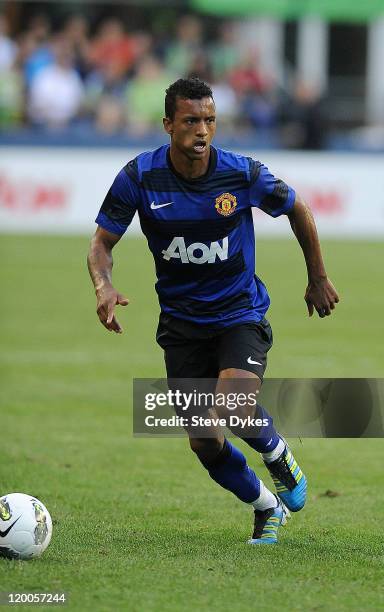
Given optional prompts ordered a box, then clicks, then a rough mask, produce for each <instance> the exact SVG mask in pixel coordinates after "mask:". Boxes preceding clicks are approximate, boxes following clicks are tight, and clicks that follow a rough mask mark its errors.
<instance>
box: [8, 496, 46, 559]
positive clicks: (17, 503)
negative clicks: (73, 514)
mask: <svg viewBox="0 0 384 612" xmlns="http://www.w3.org/2000/svg"><path fill="white" fill-rule="evenodd" d="M51 536H52V519H51V516H50V514H49V512H48V510H47V509H46V507H45V506H44V504H42V503H41V501H39V500H38V499H36V497H32V495H25V494H24V493H9V494H8V495H3V497H0V557H5V558H7V559H33V558H34V557H39V556H40V555H41V554H42V553H43V552H44V551H45V549H46V548H47V546H48V544H49V542H50V541H51Z"/></svg>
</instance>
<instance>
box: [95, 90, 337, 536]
mask: <svg viewBox="0 0 384 612" xmlns="http://www.w3.org/2000/svg"><path fill="white" fill-rule="evenodd" d="M163 124H164V129H165V131H166V132H167V134H168V135H169V137H170V144H165V145H163V146H161V147H159V148H158V149H156V150H154V151H148V152H145V153H142V154H140V155H138V156H137V157H136V158H135V159H133V160H132V161H130V162H129V163H128V164H127V165H126V166H125V167H124V168H123V169H122V170H121V171H120V172H119V174H118V175H117V177H116V179H115V181H114V182H113V184H112V187H111V188H110V190H109V192H108V194H107V196H106V198H105V200H104V202H103V204H102V206H101V209H100V212H99V214H98V216H97V219H96V222H97V224H98V228H97V230H96V233H95V235H94V237H93V239H92V242H91V247H90V252H89V256H88V267H89V271H90V274H91V277H92V280H93V283H94V286H95V290H96V297H97V314H98V316H99V319H100V321H101V323H102V324H103V325H104V326H105V327H106V328H107V329H108V330H109V331H114V332H116V333H121V332H122V328H121V326H120V324H119V322H118V320H117V318H116V316H115V307H116V305H121V306H125V305H127V304H128V300H127V299H126V298H125V297H124V296H123V295H122V294H121V293H119V292H118V291H117V290H116V289H115V288H114V287H113V285H112V277H111V273H112V249H113V247H114V246H115V244H116V243H117V242H118V241H119V240H120V238H121V236H122V235H123V234H124V232H125V230H126V229H127V227H128V226H129V224H130V222H131V220H132V218H133V216H134V214H135V212H136V211H138V214H139V218H140V223H141V228H142V230H143V232H144V234H145V236H146V238H147V241H148V246H149V248H150V250H151V252H152V255H153V257H154V260H155V266H156V274H157V283H156V291H157V293H158V297H159V302H160V309H161V313H160V319H159V326H158V331H157V342H158V343H159V345H160V346H161V347H162V348H163V350H164V356H165V363H166V369H167V376H168V379H183V378H184V379H186V378H214V379H217V387H216V389H217V391H218V392H220V390H221V389H224V392H228V385H231V384H232V381H233V383H234V385H235V386H234V388H236V384H235V383H236V381H237V382H238V381H239V380H240V379H247V381H250V382H251V383H252V384H254V386H255V388H256V389H258V388H259V387H260V385H261V382H262V379H263V375H264V371H265V368H266V362H267V351H268V350H269V349H270V347H271V345H272V331H271V327H270V325H269V323H268V321H267V320H266V319H265V313H266V311H267V309H268V306H269V297H268V293H267V289H266V287H265V286H264V284H263V283H262V281H261V280H260V279H259V278H258V277H257V276H256V275H255V239H254V228H253V218H252V207H257V208H260V209H261V210H263V211H264V212H265V213H267V214H268V215H271V216H272V217H278V216H280V215H287V217H288V219H289V221H290V224H291V227H292V230H293V232H294V234H295V236H296V238H297V240H298V241H299V243H300V246H301V248H302V250H303V254H304V258H305V262H306V266H307V271H308V286H307V289H306V293H305V301H306V303H307V307H308V312H309V316H311V315H312V314H313V312H314V310H316V311H317V313H318V315H319V316H320V317H326V316H328V315H330V314H331V312H332V310H333V309H334V307H335V304H336V303H337V302H338V301H339V298H338V296H337V293H336V290H335V288H334V287H333V285H332V283H331V282H330V281H329V280H328V278H327V275H326V272H325V268H324V264H323V260H322V256H321V251H320V244H319V240H318V236H317V232H316V227H315V222H314V220H313V217H312V214H311V211H310V210H309V208H308V207H307V206H306V204H305V203H304V202H303V200H302V199H301V198H300V196H299V195H297V194H296V193H295V191H294V190H293V189H292V188H291V187H289V186H287V185H286V184H285V183H284V182H283V181H281V180H279V179H276V178H275V177H274V176H273V175H272V174H271V173H270V172H269V170H268V169H267V168H266V167H265V166H264V165H263V164H262V163H260V162H259V161H255V160H253V159H251V158H249V157H244V156H242V155H238V154H235V153H232V152H230V151H224V150H222V149H218V148H215V147H214V146H212V144H211V142H212V139H213V136H214V134H215V128H216V115H215V103H214V99H213V94H212V90H211V89H210V87H209V86H208V85H207V84H206V83H204V82H203V81H200V80H199V79H195V78H193V79H179V80H177V81H176V82H175V83H173V84H172V85H170V87H169V88H168V89H167V91H166V97H165V118H164V119H163ZM286 273H288V271H287V272H286ZM241 410H242V414H243V415H247V416H250V417H257V418H261V419H264V421H262V423H263V427H259V428H258V429H256V428H255V427H254V428H253V431H252V426H251V425H250V426H249V427H248V429H243V430H239V428H237V429H236V428H233V431H234V433H235V434H237V435H239V436H240V437H242V438H243V439H244V440H245V442H246V443H247V444H248V445H249V446H250V447H251V448H252V449H253V450H255V451H257V452H258V453H261V454H262V457H263V460H264V463H265V465H266V467H267V468H268V470H269V472H270V473H271V475H272V479H273V481H274V484H275V486H276V493H277V495H275V494H274V493H273V492H272V491H270V490H269V489H268V488H267V487H266V486H265V484H264V483H263V482H262V481H261V480H260V479H259V478H258V476H256V474H255V473H254V471H253V470H252V469H251V468H250V467H249V466H248V465H247V461H246V458H245V456H244V455H243V453H242V452H241V451H240V450H239V449H238V448H237V447H236V446H235V445H233V444H232V443H231V442H230V441H229V440H227V439H226V438H225V437H224V435H223V432H222V430H221V429H219V428H215V427H213V428H212V429H211V430H210V431H209V432H208V433H209V435H208V437H206V436H201V437H199V436H196V435H193V432H192V431H190V430H188V429H187V432H188V434H189V438H190V445H191V448H192V450H193V451H194V452H195V453H196V455H197V457H198V458H199V460H200V462H201V464H202V466H203V467H204V468H205V469H206V470H207V471H208V474H209V476H210V477H211V478H212V479H213V480H215V481H216V482H217V483H218V484H219V485H221V486H222V487H224V488H225V489H227V490H229V491H231V492H232V493H234V494H235V495H236V496H237V497H238V498H239V499H240V500H241V501H243V502H246V503H248V504H251V505H252V506H253V508H254V514H255V523H254V532H253V536H252V538H251V539H250V543H252V544H271V543H275V542H277V531H278V528H279V526H280V525H281V524H284V523H285V522H286V516H287V514H288V511H287V508H288V509H289V510H291V511H294V512H296V511H298V510H301V508H302V507H303V506H304V503H305V499H306V490H307V481H306V478H305V476H304V474H303V472H302V471H301V469H300V467H299V466H298V464H297V462H296V461H295V459H294V457H293V455H292V452H291V450H290V449H289V447H288V446H287V444H286V442H285V440H284V439H283V438H282V437H281V436H280V435H279V434H278V432H277V431H276V430H275V428H274V426H273V421H272V419H271V417H270V416H269V415H268V413H267V412H266V410H265V409H264V408H263V407H262V406H260V405H259V404H257V405H256V406H254V405H253V406H251V405H246V406H245V407H243V408H242V409H241ZM208 413H209V414H215V413H216V412H215V408H210V409H209V410H208Z"/></svg>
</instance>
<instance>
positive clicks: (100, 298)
mask: <svg viewBox="0 0 384 612" xmlns="http://www.w3.org/2000/svg"><path fill="white" fill-rule="evenodd" d="M96 298H97V308H96V312H97V315H98V317H99V319H100V322H101V323H102V324H103V325H104V327H106V328H107V329H108V331H114V332H115V333H116V334H122V333H123V328H122V327H121V325H120V323H119V322H118V320H117V319H116V317H115V306H117V305H118V304H119V305H120V306H127V305H128V304H129V300H128V299H127V298H126V297H124V296H123V295H121V293H119V292H118V291H116V289H114V287H112V286H109V287H103V288H101V289H98V290H97V291H96Z"/></svg>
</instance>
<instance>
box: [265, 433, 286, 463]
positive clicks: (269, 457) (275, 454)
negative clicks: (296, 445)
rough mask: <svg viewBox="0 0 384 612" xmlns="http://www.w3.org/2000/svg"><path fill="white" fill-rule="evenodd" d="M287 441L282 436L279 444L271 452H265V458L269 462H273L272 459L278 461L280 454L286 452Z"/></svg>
mask: <svg viewBox="0 0 384 612" xmlns="http://www.w3.org/2000/svg"><path fill="white" fill-rule="evenodd" d="M284 449H285V442H284V440H282V439H281V438H280V440H279V443H278V445H277V446H276V448H274V449H273V451H271V452H270V453H263V459H264V461H266V462H267V463H271V461H276V459H278V458H279V457H280V455H281V454H282V453H283V452H284Z"/></svg>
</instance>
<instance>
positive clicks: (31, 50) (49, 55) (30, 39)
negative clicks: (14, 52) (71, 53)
mask: <svg viewBox="0 0 384 612" xmlns="http://www.w3.org/2000/svg"><path fill="white" fill-rule="evenodd" d="M50 32H51V25H50V23H49V21H48V19H47V18H46V17H45V16H44V15H38V16H36V17H34V18H33V19H32V20H31V22H30V24H29V27H28V30H27V32H26V34H25V39H24V44H25V45H26V57H25V63H24V73H25V80H26V84H27V86H28V87H30V86H31V84H32V82H33V80H34V78H35V77H36V76H37V75H38V73H39V72H40V70H42V69H43V68H46V67H47V66H50V65H51V64H52V63H53V61H54V55H53V51H52V45H51V43H50Z"/></svg>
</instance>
